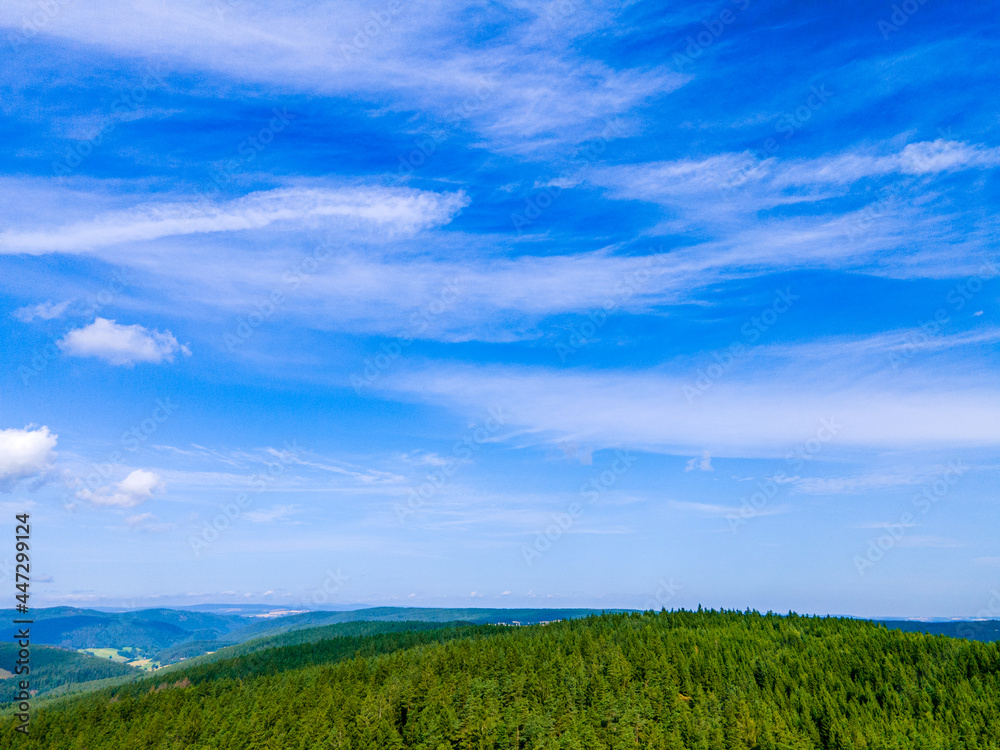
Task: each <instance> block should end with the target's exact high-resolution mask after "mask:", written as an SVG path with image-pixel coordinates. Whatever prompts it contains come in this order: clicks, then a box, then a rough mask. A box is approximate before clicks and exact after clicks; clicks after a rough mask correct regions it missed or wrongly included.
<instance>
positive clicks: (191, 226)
mask: <svg viewBox="0 0 1000 750" xmlns="http://www.w3.org/2000/svg"><path fill="white" fill-rule="evenodd" d="M467 204H468V198H467V197H466V196H465V194H464V193H462V192H457V193H446V194H438V193H430V192H425V191H418V190H409V189H406V188H343V189H318V188H286V189H276V190H269V191H263V192H258V193H251V194H249V195H247V196H244V197H243V198H238V199H236V200H232V201H223V202H218V203H211V202H181V203H151V204H146V205H140V206H138V207H136V208H134V209H130V210H127V211H116V212H110V213H106V214H103V215H98V216H97V217H95V218H94V219H93V220H91V221H83V222H78V223H75V224H70V225H66V226H62V227H56V228H53V229H8V230H5V231H4V232H2V233H0V253H24V254H28V255H40V254H44V253H79V252H86V251H88V250H93V249H95V248H100V247H107V246H111V245H120V244H122V243H132V242H148V241H151V240H157V239H161V238H164V237H176V236H183V235H192V234H210V233H216V232H240V231H246V230H254V229H263V228H265V227H269V226H271V225H272V224H278V223H286V222H289V223H293V224H302V223H303V222H313V221H319V222H322V221H325V220H346V221H350V222H360V223H362V224H366V225H369V226H375V227H385V228H389V229H395V230H398V231H401V232H413V231H416V230H419V229H423V228H426V227H429V226H435V225H439V224H446V223H447V222H449V221H450V220H451V219H452V217H453V216H454V215H455V214H456V213H458V211H459V210H461V208H462V207H464V206H465V205H467Z"/></svg>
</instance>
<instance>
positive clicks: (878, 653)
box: [0, 611, 1000, 750]
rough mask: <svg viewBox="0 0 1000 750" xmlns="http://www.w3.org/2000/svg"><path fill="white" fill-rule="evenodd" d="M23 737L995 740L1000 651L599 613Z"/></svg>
mask: <svg viewBox="0 0 1000 750" xmlns="http://www.w3.org/2000/svg"><path fill="white" fill-rule="evenodd" d="M13 726H14V725H13V722H12V720H11V719H9V718H7V719H6V720H5V721H4V723H3V725H2V729H0V747H4V748H7V747H26V748H52V749H56V748H58V749H59V750H62V748H87V750H103V749H111V748H114V749H115V750H117V749H118V748H126V747H127V748H130V749H135V750H141V749H143V748H157V749H160V748H162V749H166V748H190V749H191V750H207V749H208V748H213V749H214V748H221V749H223V750H229V749H231V750H236V748H240V749H243V748H275V749H277V748H281V749H282V750H284V749H286V748H296V749H298V748H303V749H304V748H309V749H310V750H312V749H313V748H359V749H364V750H370V749H373V748H378V749H380V750H381V749H382V748H420V749H422V750H424V749H426V750H443V749H444V748H449V749H451V748H454V749H455V750H458V749H459V748H480V749H481V748H517V749H518V750H521V749H523V750H529V749H536V748H537V749H541V748H579V749H580V750H583V749H587V750H590V749H591V748H614V749H615V750H617V749H618V748H653V749H666V748H692V749H693V748H698V749H704V750H709V749H711V750H715V749H717V748H725V749H729V748H740V749H745V750H749V749H751V748H760V749H761V750H763V749H764V748H773V749H775V750H776V749H777V748H789V749H791V748H802V749H806V748H920V749H921V750H925V749H926V750H937V749H941V750H943V749H944V748H949V749H950V748H977V749H979V750H989V749H991V748H992V749H994V750H996V749H997V748H1000V644H997V643H980V642H971V641H964V640H958V639H950V638H944V637H934V636H928V635H924V634H919V633H907V632H903V631H899V630H889V629H887V628H885V627H883V626H881V625H877V624H874V623H871V622H866V621H861V620H849V619H820V618H807V617H798V616H794V615H793V616H788V617H779V616H776V615H771V614H768V615H760V614H757V613H739V612H708V611H705V612H702V611H699V612H674V613H666V612H663V613H660V614H654V613H646V614H641V615H640V614H630V615H622V614H618V615H605V616H601V617H590V618H587V619H583V620H573V621H567V622H560V623H554V624H551V625H547V626H540V627H530V628H504V627H496V626H493V627H491V626H478V627H471V626H469V627H457V628H449V629H443V630H428V631H409V632H402V633H383V634H380V635H375V636H368V637H361V638H337V639H333V640H325V641H319V642H316V643H306V644H302V645H298V646H287V647H283V648H275V649H267V650H263V651H255V652H252V653H250V654H247V655H244V656H239V657H237V658H234V659H229V660H225V661H220V662H215V663H212V664H203V665H200V666H195V667H191V668H187V669H181V670H176V671H174V672H172V673H171V674H170V675H169V676H168V675H162V676H161V675H156V676H153V677H150V678H148V679H145V680H141V681H139V682H136V683H132V684H128V685H124V686H121V687H118V688H113V689H106V690H103V691H100V692H96V693H91V694H89V695H85V696H81V697H70V698H66V699H63V700H61V701H60V702H58V703H50V704H48V705H47V706H40V707H38V708H37V710H36V712H35V715H34V717H33V719H32V728H31V731H32V734H31V737H30V738H27V739H25V738H23V737H15V733H14V730H13Z"/></svg>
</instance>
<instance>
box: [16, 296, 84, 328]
mask: <svg viewBox="0 0 1000 750" xmlns="http://www.w3.org/2000/svg"><path fill="white" fill-rule="evenodd" d="M72 302H73V300H71V299H68V300H65V301H63V302H59V303H58V304H56V303H54V302H41V303H39V304H37V305H27V306H25V307H19V308H18V309H17V310H15V311H14V317H15V318H17V319H18V320H20V321H21V322H22V323H31V322H33V321H34V320H36V319H39V320H54V319H55V318H60V317H62V315H63V313H64V312H66V308H68V307H69V306H70V305H71V304H72Z"/></svg>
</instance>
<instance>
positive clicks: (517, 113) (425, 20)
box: [0, 0, 688, 148]
mask: <svg viewBox="0 0 1000 750" xmlns="http://www.w3.org/2000/svg"><path fill="white" fill-rule="evenodd" d="M390 5H391V4H382V5H381V6H380V7H376V6H373V5H372V4H371V3H368V2H353V1H352V0H344V1H343V2H337V3H330V2H319V3H311V4H301V3H300V4H296V5H294V6H288V7H285V6H282V5H280V4H271V5H267V4H256V3H254V4H250V3H235V2H229V3H225V4H224V5H220V4H218V3H216V4H214V5H212V4H205V3H197V2H191V1H190V0H178V1H177V2H173V3H169V4H166V5H164V4H150V3H145V2H116V3H109V2H98V1H95V2H91V3H88V4H87V6H86V8H85V9H84V8H83V7H78V6H76V5H73V4H63V5H61V6H60V9H59V12H58V13H57V14H55V15H54V16H53V17H51V18H49V19H48V22H47V23H46V26H45V29H44V33H45V34H47V35H53V36H58V37H64V38H69V39H73V40H76V41H78V42H82V43H84V44H91V45H97V46H100V47H103V48H105V49H109V50H111V53H112V54H114V55H116V56H123V57H130V56H131V57H133V58H137V59H141V60H146V59H148V57H149V50H151V49H155V50H157V52H158V53H159V55H158V57H159V59H160V60H163V61H166V62H167V63H168V64H170V65H171V67H175V68H179V69H181V70H185V71H189V70H191V69H192V68H193V69H201V70H203V71H211V72H213V73H216V74H221V76H222V77H223V78H224V79H225V80H230V79H233V78H235V79H236V80H242V81H251V82H255V83H265V84H275V85H278V86H280V87H281V89H282V90H286V91H287V90H293V91H294V90H296V89H297V90H299V91H303V90H304V91H310V92H320V93H322V94H335V95H336V94H339V95H343V96H353V97H359V96H361V97H368V98H369V101H371V102H372V104H373V109H374V108H375V107H377V108H378V109H380V110H383V111H386V110H390V111H391V110H393V109H399V108H405V109H407V110H408V111H423V112H428V113H430V114H431V115H432V116H433V117H436V118H437V119H438V121H439V122H448V123H456V124H457V125H458V126H460V127H462V126H468V127H469V128H470V129H473V130H478V131H479V132H480V133H483V134H484V135H487V136H489V137H492V138H494V139H496V140H497V141H498V142H499V143H501V144H502V145H505V146H506V145H513V146H515V147H524V148H532V147H534V146H537V145H548V144H552V143H564V142H565V141H567V140H569V141H571V142H572V141H574V140H576V141H579V140H584V139H585V138H588V137H593V135H588V134H587V131H591V132H595V131H597V132H599V131H600V129H601V127H602V124H601V123H603V122H605V121H606V120H608V119H609V118H611V117H614V116H615V115H618V114H622V113H627V112H631V111H634V110H635V108H637V107H638V106H640V105H641V104H642V103H643V102H644V101H647V100H649V99H650V98H652V97H655V96H659V95H662V94H664V93H667V92H669V91H671V90H673V89H675V88H677V87H678V86H680V85H682V84H683V83H684V82H685V81H686V80H688V76H685V75H680V74H678V73H676V72H673V71H671V70H668V69H666V68H661V69H654V70H649V69H648V68H632V69H621V68H618V69H616V68H613V67H611V66H608V65H605V64H604V63H603V62H601V61H600V60H597V59H594V58H593V57H588V56H586V53H585V52H584V50H585V46H584V45H581V44H579V41H578V40H579V38H580V37H581V36H582V35H585V34H592V33H599V34H611V35H614V34H618V33H621V31H622V23H623V19H621V18H618V17H617V12H616V9H612V8H608V7H593V6H590V5H587V4H583V3H573V4H572V7H571V8H570V9H569V12H562V11H557V12H555V15H553V11H552V7H551V6H550V4H548V3H541V4H518V5H519V7H517V8H516V9H514V8H511V7H508V6H507V5H504V4H483V3H474V2H466V3H463V2H459V3H455V2H440V0H431V1H430V2H426V3H422V4H420V5H419V6H416V5H412V6H411V5H407V4H406V3H401V4H400V5H399V8H400V10H399V12H397V13H393V12H390V10H389V6H390ZM35 12H37V4H36V2H35V0H9V1H8V2H5V3H3V4H2V5H0V23H4V22H5V23H7V24H9V25H11V26H15V27H20V25H21V23H22V20H23V18H24V17H30V16H31V15H32V13H35ZM512 14H513V15H516V16H517V17H518V20H517V21H516V22H514V23H510V19H511V18H512ZM497 22H503V23H504V24H505V25H506V26H507V30H506V32H505V33H503V34H500V35H492V34H488V35H477V37H476V40H475V42H471V41H470V36H469V34H468V29H469V28H470V27H471V26H475V27H476V28H493V27H494V25H495V24H497ZM203 77H204V78H206V79H208V80H211V78H212V76H203Z"/></svg>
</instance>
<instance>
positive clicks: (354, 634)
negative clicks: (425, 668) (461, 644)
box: [164, 620, 470, 671]
mask: <svg viewBox="0 0 1000 750" xmlns="http://www.w3.org/2000/svg"><path fill="white" fill-rule="evenodd" d="M469 624H470V623H467V622H444V623H441V622H420V621H409V620H405V621H403V622H395V621H392V622H381V621H378V620H359V621H357V622H345V623H340V624H338V625H325V626H323V627H319V628H303V629H301V630H291V631H288V632H285V633H280V634H278V635H269V636H265V637H264V638H254V639H253V640H249V641H244V642H243V643H239V644H236V645H234V646H224V647H222V648H219V650H218V651H213V652H212V653H209V654H205V653H204V652H200V653H201V654H203V655H200V656H195V657H194V658H190V659H186V660H185V661H184V663H183V664H180V663H178V664H172V665H171V666H170V667H168V668H167V671H169V670H177V669H185V670H187V669H189V668H190V667H191V666H192V665H195V664H208V663H211V662H216V661H222V660H225V659H232V658H234V657H237V656H245V655H247V654H251V653H253V652H255V651H264V650H266V649H274V648H283V647H286V646H299V645H303V644H309V643H318V642H319V641H329V640H332V639H334V638H341V639H342V638H362V637H365V636H374V635H380V634H383V633H402V632H405V631H423V630H441V629H446V628H459V627H467V626H469ZM177 648H178V649H180V648H182V647H177ZM164 653H165V654H169V653H171V652H164Z"/></svg>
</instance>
